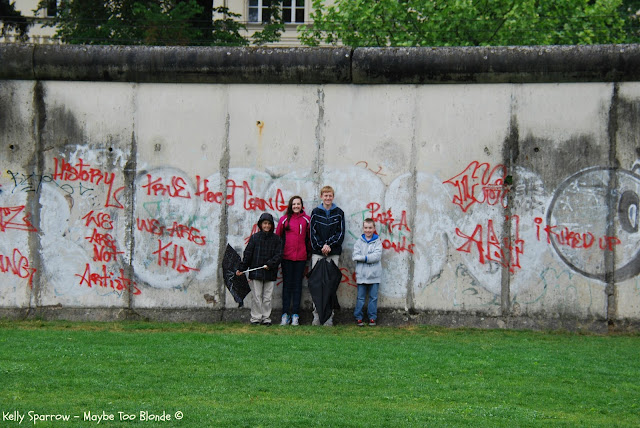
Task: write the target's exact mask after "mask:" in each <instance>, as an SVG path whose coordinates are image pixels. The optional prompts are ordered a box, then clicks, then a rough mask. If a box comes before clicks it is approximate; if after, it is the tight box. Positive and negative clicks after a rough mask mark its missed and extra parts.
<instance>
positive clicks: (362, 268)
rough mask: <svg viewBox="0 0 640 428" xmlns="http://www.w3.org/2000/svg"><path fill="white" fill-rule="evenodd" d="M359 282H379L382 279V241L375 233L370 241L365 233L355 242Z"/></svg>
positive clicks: (354, 251) (354, 253)
mask: <svg viewBox="0 0 640 428" xmlns="http://www.w3.org/2000/svg"><path fill="white" fill-rule="evenodd" d="M353 260H354V261H355V262H356V282H357V283H358V284H379V283H380V281H381V280H382V262H381V260H382V241H381V240H380V237H379V236H378V235H376V234H375V233H374V234H373V236H372V237H371V240H370V241H367V239H366V238H365V237H364V234H362V236H360V238H358V240H357V241H356V243H355V244H353Z"/></svg>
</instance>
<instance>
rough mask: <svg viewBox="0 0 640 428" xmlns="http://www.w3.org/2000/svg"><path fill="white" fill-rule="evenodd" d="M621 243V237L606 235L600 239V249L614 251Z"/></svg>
mask: <svg viewBox="0 0 640 428" xmlns="http://www.w3.org/2000/svg"><path fill="white" fill-rule="evenodd" d="M621 243H622V242H621V241H620V239H618V238H616V237H615V236H605V237H603V238H600V240H599V244H600V249H601V250H605V251H613V247H615V246H616V245H620V244H621Z"/></svg>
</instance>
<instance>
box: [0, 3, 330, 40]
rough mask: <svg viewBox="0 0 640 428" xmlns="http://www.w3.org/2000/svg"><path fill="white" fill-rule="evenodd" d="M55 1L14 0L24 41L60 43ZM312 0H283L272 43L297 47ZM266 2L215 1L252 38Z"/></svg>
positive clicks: (262, 18) (13, 38) (307, 20)
mask: <svg viewBox="0 0 640 428" xmlns="http://www.w3.org/2000/svg"><path fill="white" fill-rule="evenodd" d="M58 1H59V0H58ZM56 3H57V1H56V0H49V7H47V8H46V10H39V11H37V13H36V12H35V10H36V9H37V8H38V0H15V6H16V10H18V11H20V13H22V15H23V16H25V17H27V18H28V19H29V20H31V21H32V22H33V26H32V27H31V28H30V30H29V40H28V41H27V43H46V44H48V43H59V41H57V40H55V39H54V34H55V28H54V27H46V26H45V25H46V24H47V23H50V22H51V20H52V19H53V17H54V16H55V14H56V11H57V8H56ZM311 3H312V2H311V0H283V2H282V16H283V18H284V21H285V23H286V24H285V31H284V32H283V34H282V37H281V39H280V41H279V42H277V43H274V44H273V45H275V46H300V41H299V40H298V34H297V27H298V25H301V24H304V23H305V22H306V23H309V22H310V13H311V11H312V9H311V6H312V4H311ZM328 3H332V1H329V2H328ZM269 4H270V0H222V1H220V0H214V6H226V7H228V8H229V11H230V12H233V13H236V14H238V15H240V17H239V18H238V20H239V21H240V22H242V23H243V24H244V25H245V26H246V32H245V33H244V34H243V36H245V37H251V35H252V34H253V33H255V32H256V31H259V30H261V29H262V27H263V25H264V24H263V21H265V20H267V19H268V16H267V14H266V10H267V9H268V8H269ZM12 42H19V40H18V39H17V37H16V35H15V34H9V35H7V36H6V37H0V43H12Z"/></svg>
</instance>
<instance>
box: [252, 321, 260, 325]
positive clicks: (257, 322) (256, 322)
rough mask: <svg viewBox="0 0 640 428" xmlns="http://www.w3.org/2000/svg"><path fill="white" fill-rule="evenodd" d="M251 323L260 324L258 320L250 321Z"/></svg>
mask: <svg viewBox="0 0 640 428" xmlns="http://www.w3.org/2000/svg"><path fill="white" fill-rule="evenodd" d="M251 325H260V321H251Z"/></svg>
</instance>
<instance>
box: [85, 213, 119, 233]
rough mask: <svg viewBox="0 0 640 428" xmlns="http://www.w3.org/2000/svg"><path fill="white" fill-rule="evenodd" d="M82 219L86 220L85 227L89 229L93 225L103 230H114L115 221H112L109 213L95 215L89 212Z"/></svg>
mask: <svg viewBox="0 0 640 428" xmlns="http://www.w3.org/2000/svg"><path fill="white" fill-rule="evenodd" d="M82 219H83V220H86V223H85V226H87V227H89V226H90V225H91V224H93V225H95V227H99V228H101V229H107V230H111V229H113V221H111V215H109V214H108V213H96V214H94V213H93V211H89V212H88V213H87V215H85V216H84V217H82Z"/></svg>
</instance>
